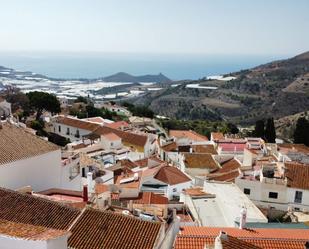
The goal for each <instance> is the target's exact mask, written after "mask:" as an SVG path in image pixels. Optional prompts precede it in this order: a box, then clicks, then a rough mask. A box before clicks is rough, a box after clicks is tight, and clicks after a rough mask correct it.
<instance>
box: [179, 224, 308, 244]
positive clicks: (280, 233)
mask: <svg viewBox="0 0 309 249" xmlns="http://www.w3.org/2000/svg"><path fill="white" fill-rule="evenodd" d="M220 231H224V232H226V233H227V234H228V235H229V238H231V237H237V239H238V240H241V241H245V242H247V243H250V244H252V247H251V248H256V247H258V248H265V249H282V248H286V249H303V248H304V245H305V243H306V242H307V241H308V240H309V231H308V230H306V229H267V228H259V229H238V228H218V227H216V228H214V227H183V228H182V231H181V232H180V234H179V235H178V236H177V239H176V242H175V249H203V248H204V246H205V244H208V245H209V244H210V245H211V244H213V242H214V240H215V238H216V237H217V236H218V235H219V233H220ZM235 242H236V241H235ZM232 245H234V246H238V245H239V244H238V243H237V244H234V242H233V243H228V242H227V244H226V243H223V246H226V247H223V248H242V247H228V246H232ZM254 246H255V247H254ZM243 248H246V247H243ZM249 248H250V247H249Z"/></svg>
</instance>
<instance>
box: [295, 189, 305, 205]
mask: <svg viewBox="0 0 309 249" xmlns="http://www.w3.org/2000/svg"><path fill="white" fill-rule="evenodd" d="M302 199H303V192H302V191H296V192H295V198H294V202H296V203H301V202H302Z"/></svg>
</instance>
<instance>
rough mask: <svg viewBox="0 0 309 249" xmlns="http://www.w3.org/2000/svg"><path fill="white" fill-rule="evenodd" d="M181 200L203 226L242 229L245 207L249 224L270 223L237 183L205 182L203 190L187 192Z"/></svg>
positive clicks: (195, 189) (189, 190) (196, 189)
mask: <svg viewBox="0 0 309 249" xmlns="http://www.w3.org/2000/svg"><path fill="white" fill-rule="evenodd" d="M180 201H181V202H184V204H186V205H187V206H188V207H189V209H190V211H191V213H192V215H193V217H194V218H195V219H196V220H197V221H198V222H199V225H200V226H207V227H238V226H239V223H240V220H241V210H242V209H243V208H245V209H246V213H247V222H254V223H255V222H258V223H267V222H268V220H267V218H266V217H265V216H264V215H263V213H262V212H261V211H260V210H259V209H258V208H257V207H256V206H255V205H254V203H253V202H252V201H250V199H249V198H248V197H247V196H246V195H245V194H244V193H243V192H242V191H241V190H240V189H239V188H238V187H237V186H236V185H235V184H234V183H227V182H214V181H210V182H207V181H205V182H204V187H203V188H193V189H188V190H186V191H184V192H183V193H182V194H181V196H180Z"/></svg>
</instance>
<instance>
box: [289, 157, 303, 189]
mask: <svg viewBox="0 0 309 249" xmlns="http://www.w3.org/2000/svg"><path fill="white" fill-rule="evenodd" d="M284 175H285V177H286V178H287V185H288V186H289V187H291V188H299V189H309V181H308V179H309V165H308V164H302V163H297V162H285V173H284Z"/></svg>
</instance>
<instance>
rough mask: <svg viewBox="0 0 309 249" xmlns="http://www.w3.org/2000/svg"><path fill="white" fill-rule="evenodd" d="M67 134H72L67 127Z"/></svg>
mask: <svg viewBox="0 0 309 249" xmlns="http://www.w3.org/2000/svg"><path fill="white" fill-rule="evenodd" d="M67 135H70V128H69V127H68V128H67Z"/></svg>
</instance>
